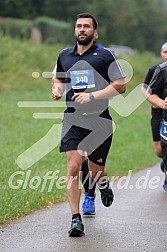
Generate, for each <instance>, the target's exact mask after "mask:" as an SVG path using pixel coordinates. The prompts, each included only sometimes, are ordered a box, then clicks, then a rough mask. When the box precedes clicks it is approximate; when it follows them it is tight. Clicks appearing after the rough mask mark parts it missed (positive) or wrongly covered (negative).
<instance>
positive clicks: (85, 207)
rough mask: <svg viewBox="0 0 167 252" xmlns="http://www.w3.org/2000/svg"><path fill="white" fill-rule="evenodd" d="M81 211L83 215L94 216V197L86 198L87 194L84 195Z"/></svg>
mask: <svg viewBox="0 0 167 252" xmlns="http://www.w3.org/2000/svg"><path fill="white" fill-rule="evenodd" d="M82 211H83V215H95V197H91V196H88V194H87V193H85V199H84V202H83V204H82Z"/></svg>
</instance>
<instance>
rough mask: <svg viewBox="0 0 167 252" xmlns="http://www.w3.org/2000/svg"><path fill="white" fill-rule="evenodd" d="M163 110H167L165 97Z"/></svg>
mask: <svg viewBox="0 0 167 252" xmlns="http://www.w3.org/2000/svg"><path fill="white" fill-rule="evenodd" d="M163 109H164V110H167V97H166V98H165V100H164V101H163Z"/></svg>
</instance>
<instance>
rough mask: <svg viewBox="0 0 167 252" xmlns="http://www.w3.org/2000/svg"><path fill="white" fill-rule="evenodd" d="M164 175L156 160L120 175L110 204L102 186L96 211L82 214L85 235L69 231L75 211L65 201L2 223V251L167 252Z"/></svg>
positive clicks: (0, 235) (166, 208) (0, 248)
mask: <svg viewBox="0 0 167 252" xmlns="http://www.w3.org/2000/svg"><path fill="white" fill-rule="evenodd" d="M159 177H160V181H159V182H158V181H157V180H158V178H159ZM163 177H164V174H162V172H160V169H159V165H156V166H153V167H150V168H148V169H146V170H142V171H140V172H138V173H135V174H133V175H132V176H130V177H127V178H126V179H124V180H122V181H121V180H118V181H115V182H114V184H113V188H114V193H115V201H114V203H113V205H112V206H111V207H109V208H105V207H104V206H103V205H102V203H101V201H100V194H99V192H98V191H97V197H96V216H95V217H94V218H86V217H85V218H83V222H84V225H85V233H86V235H85V236H83V237H79V238H69V237H68V235H67V230H68V228H69V226H70V219H71V216H70V212H69V207H68V204H67V203H66V202H65V203H61V204H58V205H56V206H54V207H51V208H47V209H42V210H40V211H37V212H35V213H34V214H31V215H28V216H26V217H24V218H21V219H19V220H18V221H16V222H14V223H12V224H10V225H7V226H5V227H2V228H1V230H0V241H1V243H0V251H2V252H32V251H34V252H61V251H67V252H78V251H79V252H88V251H90V252H95V251H96V252H110V251H112V252H134V251H135V252H143V251H148V252H157V251H158V252H167V221H166V216H167V193H164V192H163V190H162V183H163ZM121 187H124V188H122V189H121ZM126 187H128V188H127V189H126ZM153 187H156V188H154V189H153ZM139 188H140V189H139Z"/></svg>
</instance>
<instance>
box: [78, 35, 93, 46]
mask: <svg viewBox="0 0 167 252" xmlns="http://www.w3.org/2000/svg"><path fill="white" fill-rule="evenodd" d="M76 40H77V42H78V44H79V45H88V44H89V43H90V42H91V41H92V40H93V34H91V35H89V36H88V37H86V38H85V39H80V38H79V36H76Z"/></svg>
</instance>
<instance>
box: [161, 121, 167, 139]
mask: <svg viewBox="0 0 167 252" xmlns="http://www.w3.org/2000/svg"><path fill="white" fill-rule="evenodd" d="M160 136H161V137H162V138H163V139H165V140H167V122H166V121H164V120H162V125H161V128H160Z"/></svg>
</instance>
